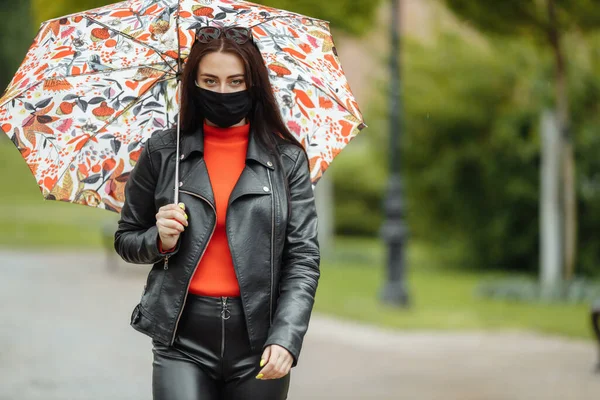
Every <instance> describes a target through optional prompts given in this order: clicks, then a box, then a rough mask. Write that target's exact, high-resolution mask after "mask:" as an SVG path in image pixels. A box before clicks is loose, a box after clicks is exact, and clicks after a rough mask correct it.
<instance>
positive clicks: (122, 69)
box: [44, 62, 173, 80]
mask: <svg viewBox="0 0 600 400" xmlns="http://www.w3.org/2000/svg"><path fill="white" fill-rule="evenodd" d="M167 64H168V63H167ZM156 65H164V63H162V62H156V63H152V64H147V65H136V66H132V67H127V68H111V69H107V70H104V71H94V72H89V73H85V74H79V75H73V74H70V75H62V76H60V77H61V78H73V77H77V76H90V75H98V74H107V73H111V72H121V71H129V70H131V69H139V68H151V69H155V70H157V71H160V72H165V71H163V70H161V69H158V68H154V67H155V66H156ZM169 67H170V66H169ZM170 69H173V68H171V67H170ZM166 72H167V73H169V71H166ZM51 78H56V77H50V78H46V79H44V80H47V79H51Z"/></svg>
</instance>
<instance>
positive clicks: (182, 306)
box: [171, 190, 217, 345]
mask: <svg viewBox="0 0 600 400" xmlns="http://www.w3.org/2000/svg"><path fill="white" fill-rule="evenodd" d="M179 193H185V194H189V195H190V196H194V197H197V198H199V199H201V200H204V201H205V202H206V203H207V204H208V205H209V206H210V208H212V209H213V211H214V212H215V223H214V224H213V228H212V232H211V233H210V236H209V237H208V239H207V241H206V245H205V246H204V249H202V253H201V254H200V258H199V259H198V261H197V262H196V265H195V266H194V270H193V271H192V275H190V279H188V283H187V288H186V289H185V294H184V296H183V304H182V305H181V309H180V310H179V314H178V315H177V320H176V321H175V328H174V329H173V336H172V337H171V345H173V343H174V342H175V335H176V333H177V327H178V326H179V320H180V319H181V314H182V313H183V308H184V307H185V302H186V301H187V293H188V292H189V290H190V284H191V283H192V277H193V276H194V274H195V273H196V269H197V268H198V263H200V260H201V259H202V257H203V256H204V253H205V252H206V248H207V247H208V243H209V242H210V239H212V237H213V234H214V233H215V229H216V227H217V221H216V219H217V210H216V208H215V206H213V205H212V204H211V202H210V201H208V199H207V198H205V197H203V196H200V195H198V194H195V193H192V192H187V191H184V190H180V191H179Z"/></svg>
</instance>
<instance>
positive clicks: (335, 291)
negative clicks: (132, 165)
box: [315, 240, 592, 338]
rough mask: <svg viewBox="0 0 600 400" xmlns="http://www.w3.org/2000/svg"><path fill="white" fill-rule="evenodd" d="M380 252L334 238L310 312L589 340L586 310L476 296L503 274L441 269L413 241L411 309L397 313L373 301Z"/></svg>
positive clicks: (372, 244) (380, 278) (400, 324)
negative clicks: (484, 284) (479, 287)
mask: <svg viewBox="0 0 600 400" xmlns="http://www.w3.org/2000/svg"><path fill="white" fill-rule="evenodd" d="M361 249H367V251H366V252H362V251H361ZM383 251H384V249H383V247H382V245H381V244H380V243H378V242H376V241H356V240H351V241H348V240H338V243H337V244H336V249H335V251H334V252H333V254H332V256H330V257H329V258H328V259H325V260H323V263H322V264H323V265H322V269H321V280H320V283H319V289H318V293H317V299H316V304H315V309H316V310H317V311H320V312H322V313H325V314H331V315H335V316H339V317H342V318H346V319H351V320H356V321H361V322H366V323H370V324H376V325H380V326H384V327H389V328H396V329H402V330H407V329H432V330H507V329H508V330H510V329H515V330H528V331H536V332H543V333H549V334H558V335H564V336H569V337H577V338H590V337H592V333H591V328H590V323H589V314H588V313H589V306H587V305H585V304H556V303H555V304H543V303H529V304H526V303H517V302H507V301H499V300H490V299H482V298H479V297H476V296H475V287H476V286H477V284H478V283H480V282H481V281H482V280H483V279H486V278H487V279H489V278H493V277H503V276H504V277H505V276H506V275H501V274H483V273H475V272H461V271H460V270H457V269H456V268H448V269H445V268H443V267H442V266H440V265H436V264H435V263H432V262H428V260H430V259H431V258H432V257H430V256H429V251H428V249H427V248H426V247H425V246H422V245H420V244H418V243H412V244H411V246H410V248H409V251H408V257H407V258H408V264H407V265H408V274H407V275H408V281H409V283H408V288H409V292H410V300H411V306H410V307H409V308H408V309H399V308H395V307H391V306H387V305H384V304H382V302H381V301H380V300H379V297H378V296H379V292H380V291H381V288H382V286H383V283H384V281H385V273H384V272H385V269H384V258H383ZM353 253H354V255H353ZM365 254H367V255H366V256H365ZM367 258H370V260H369V261H368V262H367V260H366V259H367ZM355 259H358V261H354V260H355Z"/></svg>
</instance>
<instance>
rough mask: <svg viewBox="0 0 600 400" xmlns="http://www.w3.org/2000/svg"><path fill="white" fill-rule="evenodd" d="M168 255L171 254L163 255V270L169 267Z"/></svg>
mask: <svg viewBox="0 0 600 400" xmlns="http://www.w3.org/2000/svg"><path fill="white" fill-rule="evenodd" d="M169 257H171V256H166V257H165V265H164V266H163V268H164V269H165V271H166V270H168V269H169Z"/></svg>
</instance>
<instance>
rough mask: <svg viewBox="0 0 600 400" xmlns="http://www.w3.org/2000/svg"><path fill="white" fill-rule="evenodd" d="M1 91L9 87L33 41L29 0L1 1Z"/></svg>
mask: <svg viewBox="0 0 600 400" xmlns="http://www.w3.org/2000/svg"><path fill="white" fill-rule="evenodd" d="M0 20H1V21H2V24H0V57H1V58H2V63H0V90H2V91H4V89H5V88H6V87H7V86H8V83H9V82H10V80H11V79H12V77H13V75H14V73H15V71H16V70H17V68H18V67H19V64H20V63H21V62H22V61H23V58H25V54H26V53H27V49H28V48H29V45H30V44H31V41H32V39H33V28H32V23H31V14H30V5H29V0H23V1H17V2H15V1H13V0H0Z"/></svg>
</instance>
